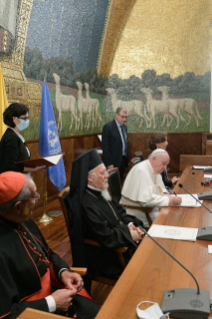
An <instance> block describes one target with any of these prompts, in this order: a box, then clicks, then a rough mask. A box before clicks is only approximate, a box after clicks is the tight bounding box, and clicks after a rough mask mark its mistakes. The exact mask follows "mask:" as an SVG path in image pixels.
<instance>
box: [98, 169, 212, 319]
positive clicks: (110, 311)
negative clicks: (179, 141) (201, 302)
mask: <svg viewBox="0 0 212 319" xmlns="http://www.w3.org/2000/svg"><path fill="white" fill-rule="evenodd" d="M184 172H185V173H187V174H192V172H195V175H192V176H194V177H197V178H198V179H201V180H203V181H204V180H205V179H204V175H203V171H202V170H201V171H197V170H192V168H191V167H186V169H185V170H184ZM197 174H198V175H197ZM179 183H181V184H182V185H183V187H184V188H186V189H187V190H188V191H189V192H191V193H192V194H196V193H201V192H205V191H210V190H211V189H210V188H209V187H208V186H204V185H201V183H200V182H199V181H196V180H194V179H192V178H190V177H188V176H186V175H185V174H182V175H181V178H180V181H179V182H178V184H177V185H176V186H175V188H174V191H175V192H176V193H178V194H180V193H181V194H183V193H186V192H185V191H184V190H183V189H182V188H180V187H179V186H178V185H179ZM211 191H212V190H211ZM203 203H204V204H205V205H206V206H207V207H208V208H209V209H210V210H211V211H212V201H208V200H204V201H203ZM154 224H159V225H171V226H179V227H192V228H202V227H204V226H212V214H210V213H209V212H208V211H207V210H206V209H205V208H204V207H174V206H172V207H171V206H169V207H163V208H162V209H161V210H160V213H159V214H158V216H157V218H156V219H155V221H154ZM155 239H156V240H157V241H158V242H159V243H160V244H161V245H162V246H163V247H164V248H165V249H167V250H168V251H169V252H170V253H171V254H172V255H174V257H175V258H177V259H178V260H179V261H180V262H181V263H182V264H183V265H184V266H185V267H186V268H187V269H189V271H191V273H192V274H193V275H194V276H195V277H196V279H197V281H198V283H199V286H200V289H205V290H209V294H210V299H212V280H211V274H212V254H209V253H208V245H210V244H211V245H212V241H211V242H210V241H205V240H196V241H194V242H192V241H182V240H172V239H162V238H155ZM177 288H196V284H195V281H194V279H193V278H192V277H191V275H190V274H189V273H188V272H186V271H185V270H184V269H183V268H182V267H181V266H179V264H177V263H176V262H175V261H174V260H173V259H172V258H171V257H170V256H169V255H167V254H166V253H165V252H164V251H163V250H162V249H161V248H160V247H158V246H157V245H156V244H155V243H154V242H153V241H152V240H151V239H150V238H148V237H147V236H145V238H144V239H143V241H142V242H141V244H140V245H139V247H138V248H137V250H136V252H135V254H134V255H133V257H132V259H131V260H130V262H129V264H128V265H127V267H126V268H125V270H124V272H123V274H122V275H121V277H120V278H119V280H118V281H117V283H116V285H115V286H114V288H113V290H112V291H111V293H110V294H109V296H108V298H107V299H106V301H105V303H104V305H103V306H102V308H101V310H100V311H99V313H98V315H97V316H96V319H119V318H120V319H137V315H136V306H137V305H138V304H139V303H140V302H142V301H153V302H157V303H158V304H159V306H160V305H161V301H162V297H163V292H164V291H165V290H170V289H177ZM208 318H212V312H211V313H210V315H209V317H208ZM194 319H195V316H194Z"/></svg>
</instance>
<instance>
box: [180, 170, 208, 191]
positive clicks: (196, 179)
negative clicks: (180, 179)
mask: <svg viewBox="0 0 212 319" xmlns="http://www.w3.org/2000/svg"><path fill="white" fill-rule="evenodd" d="M180 173H182V174H184V175H186V176H188V177H190V178H193V179H195V181H198V182H200V183H201V185H205V186H209V187H210V188H211V189H212V187H211V186H210V185H209V183H206V182H204V181H202V180H201V179H199V178H196V177H194V176H192V175H189V174H187V173H185V172H183V171H180Z"/></svg>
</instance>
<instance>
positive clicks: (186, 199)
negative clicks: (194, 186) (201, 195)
mask: <svg viewBox="0 0 212 319" xmlns="http://www.w3.org/2000/svg"><path fill="white" fill-rule="evenodd" d="M192 195H193V196H194V197H196V198H197V199H198V196H197V194H192ZM171 196H176V195H172V194H171ZM177 197H181V198H182V203H181V205H180V206H184V207H200V206H201V205H200V203H198V202H197V201H196V200H195V199H194V198H193V197H192V196H191V195H189V194H177ZM176 206H178V205H176Z"/></svg>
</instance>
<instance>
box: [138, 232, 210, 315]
mask: <svg viewBox="0 0 212 319" xmlns="http://www.w3.org/2000/svg"><path fill="white" fill-rule="evenodd" d="M140 228H141V229H142V231H143V232H144V233H145V235H147V236H148V237H149V238H150V239H151V240H152V241H153V242H154V243H155V244H156V245H158V246H159V247H160V248H161V249H162V250H163V251H165V253H167V254H168V255H169V256H170V257H171V258H172V259H174V261H176V262H177V263H178V264H179V265H180V266H181V267H183V269H185V270H186V271H187V272H188V273H189V274H190V275H191V276H192V278H193V279H194V281H195V283H196V286H197V290H196V289H194V288H178V289H171V290H165V291H164V293H163V299H162V303H161V310H162V312H163V313H167V312H169V313H170V317H172V318H179V319H185V318H186V319H193V318H195V319H206V318H208V316H209V314H210V296H209V291H208V290H204V289H199V284H198V282H197V280H196V278H195V277H194V275H193V274H192V273H191V272H190V271H189V270H188V269H187V268H186V267H185V266H183V264H181V262H179V260H177V259H176V258H175V257H174V256H173V255H171V254H170V253H169V252H168V251H167V250H166V249H165V248H164V247H163V246H162V245H161V244H159V243H158V242H157V241H156V240H155V239H154V238H153V237H152V236H151V235H150V234H149V233H147V232H146V230H145V229H143V228H142V227H140Z"/></svg>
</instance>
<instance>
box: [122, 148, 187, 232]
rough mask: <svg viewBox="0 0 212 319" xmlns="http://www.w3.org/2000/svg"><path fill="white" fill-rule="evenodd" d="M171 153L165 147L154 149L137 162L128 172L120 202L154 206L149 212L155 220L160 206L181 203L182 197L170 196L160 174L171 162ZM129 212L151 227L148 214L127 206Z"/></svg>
mask: <svg viewBox="0 0 212 319" xmlns="http://www.w3.org/2000/svg"><path fill="white" fill-rule="evenodd" d="M169 160H170V158H169V155H168V153H167V152H166V151H165V150H163V149H156V150H154V151H153V152H152V153H151V154H150V155H149V157H148V159H147V160H145V161H143V162H141V163H138V164H136V165H135V166H133V168H132V169H131V170H130V172H129V173H128V175H127V177H126V179H125V182H124V185H123V188H122V192H121V194H122V197H121V200H120V204H124V205H129V206H139V207H152V211H151V212H150V213H149V215H150V218H151V220H152V221H153V220H154V219H155V218H156V216H157V214H158V212H159V210H160V207H163V206H169V205H180V204H181V198H179V197H177V196H175V197H173V196H170V195H169V193H168V192H167V190H166V188H165V186H164V184H163V181H162V177H161V175H160V173H161V172H163V170H164V169H166V167H167V165H168V164H169ZM126 210H127V214H129V215H134V216H136V217H137V218H139V219H141V220H142V222H143V224H144V226H145V227H149V223H148V220H147V218H146V215H145V213H144V212H142V211H141V210H136V209H130V208H127V209H126Z"/></svg>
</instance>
